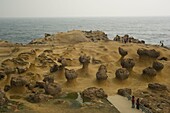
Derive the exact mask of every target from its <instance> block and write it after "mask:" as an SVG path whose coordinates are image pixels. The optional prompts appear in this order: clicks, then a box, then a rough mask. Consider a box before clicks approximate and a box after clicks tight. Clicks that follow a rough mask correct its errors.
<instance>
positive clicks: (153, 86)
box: [148, 83, 167, 91]
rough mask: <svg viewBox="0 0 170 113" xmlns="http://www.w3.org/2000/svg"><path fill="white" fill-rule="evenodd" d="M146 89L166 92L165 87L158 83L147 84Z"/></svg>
mask: <svg viewBox="0 0 170 113" xmlns="http://www.w3.org/2000/svg"><path fill="white" fill-rule="evenodd" d="M148 88H149V89H152V90H156V91H164V90H167V87H166V85H163V84H159V83H153V84H148Z"/></svg>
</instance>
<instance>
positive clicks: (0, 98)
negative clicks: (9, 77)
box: [0, 90, 8, 106]
mask: <svg viewBox="0 0 170 113" xmlns="http://www.w3.org/2000/svg"><path fill="white" fill-rule="evenodd" d="M7 103H8V98H7V97H6V95H5V93H4V92H3V91H2V90H0V106H3V105H5V104H7Z"/></svg>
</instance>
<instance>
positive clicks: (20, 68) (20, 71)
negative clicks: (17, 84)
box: [16, 67, 28, 74]
mask: <svg viewBox="0 0 170 113" xmlns="http://www.w3.org/2000/svg"><path fill="white" fill-rule="evenodd" d="M16 69H17V72H18V74H22V73H25V72H26V71H27V70H28V68H27V67H17V68H16Z"/></svg>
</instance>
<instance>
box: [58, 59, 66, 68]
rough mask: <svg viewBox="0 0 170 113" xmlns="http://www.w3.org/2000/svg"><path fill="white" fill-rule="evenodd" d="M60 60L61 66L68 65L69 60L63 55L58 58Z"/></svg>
mask: <svg viewBox="0 0 170 113" xmlns="http://www.w3.org/2000/svg"><path fill="white" fill-rule="evenodd" d="M58 62H59V63H61V66H62V67H63V68H64V67H65V66H67V61H66V59H65V58H63V57H60V58H59V59H58Z"/></svg>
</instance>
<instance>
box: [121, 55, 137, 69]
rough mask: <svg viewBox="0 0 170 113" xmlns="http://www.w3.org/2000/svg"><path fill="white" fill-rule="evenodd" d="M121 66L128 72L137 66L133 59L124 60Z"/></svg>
mask: <svg viewBox="0 0 170 113" xmlns="http://www.w3.org/2000/svg"><path fill="white" fill-rule="evenodd" d="M121 66H122V68H126V69H127V70H129V71H130V70H132V69H133V67H134V66H135V61H134V60H133V59H130V58H127V59H122V61H121Z"/></svg>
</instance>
